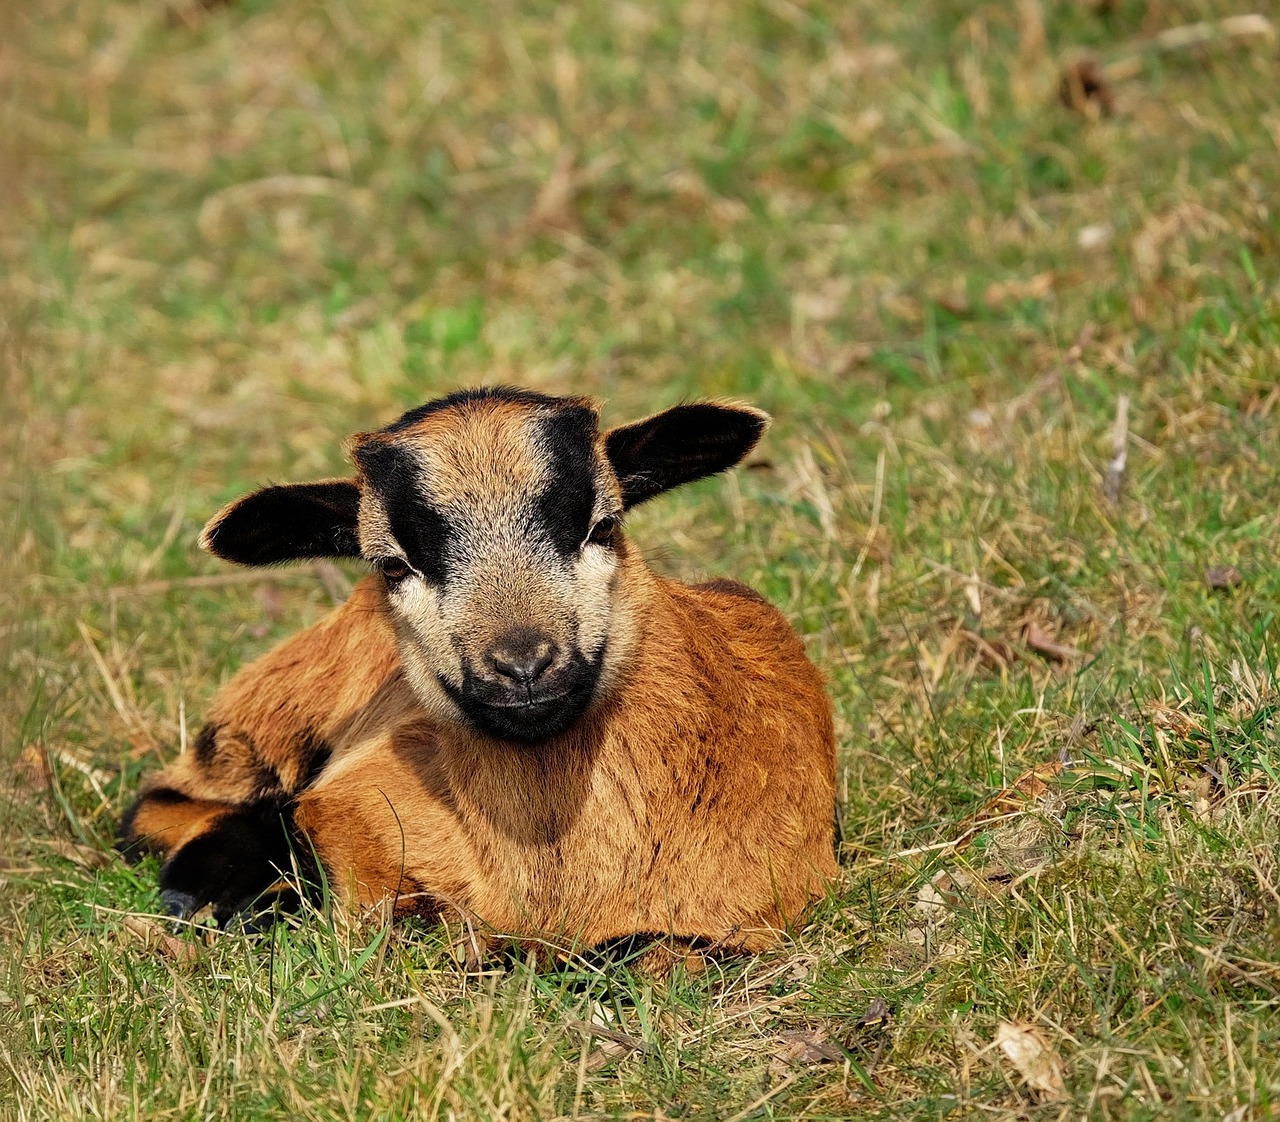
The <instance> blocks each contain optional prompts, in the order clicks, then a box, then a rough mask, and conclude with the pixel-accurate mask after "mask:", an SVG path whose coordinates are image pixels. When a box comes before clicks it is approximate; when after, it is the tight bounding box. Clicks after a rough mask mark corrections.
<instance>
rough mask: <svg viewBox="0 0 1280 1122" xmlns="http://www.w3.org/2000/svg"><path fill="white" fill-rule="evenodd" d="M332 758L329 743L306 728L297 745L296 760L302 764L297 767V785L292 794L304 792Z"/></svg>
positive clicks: (313, 730) (312, 730)
mask: <svg viewBox="0 0 1280 1122" xmlns="http://www.w3.org/2000/svg"><path fill="white" fill-rule="evenodd" d="M332 757H333V747H332V746H331V745H330V744H329V742H328V741H327V740H325V739H324V738H323V737H322V736H319V735H318V734H317V733H316V731H315V729H312V728H308V729H307V731H306V732H304V733H303V734H302V740H301V742H300V743H299V745H298V758H299V759H300V760H301V761H302V763H301V764H300V765H299V767H298V784H297V789H296V790H295V792H294V793H295V794H296V793H297V792H298V791H305V790H306V789H307V788H308V787H310V786H311V785H312V784H313V783H314V782H315V781H316V780H317V779H319V778H320V773H321V772H322V771H324V769H325V767H326V766H327V765H328V763H329V760H330V759H331V758H332Z"/></svg>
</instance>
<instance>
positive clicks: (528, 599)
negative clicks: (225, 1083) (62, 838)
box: [121, 390, 836, 949]
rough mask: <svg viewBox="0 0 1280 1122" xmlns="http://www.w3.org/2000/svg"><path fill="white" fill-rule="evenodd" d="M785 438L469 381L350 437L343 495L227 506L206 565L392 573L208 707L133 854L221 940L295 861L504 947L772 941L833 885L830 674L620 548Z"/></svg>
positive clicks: (757, 609)
mask: <svg viewBox="0 0 1280 1122" xmlns="http://www.w3.org/2000/svg"><path fill="white" fill-rule="evenodd" d="M767 423H768V418H767V416H766V415H764V414H762V413H760V412H757V411H756V410H753V409H748V408H746V407H743V406H737V405H720V404H695V405H682V406H677V407H676V408H674V409H670V410H668V411H666V412H664V413H660V414H658V415H656V416H654V417H650V418H648V419H646V420H643V421H640V422H637V423H635V424H632V425H627V426H623V427H621V428H616V429H613V430H611V431H608V432H605V433H601V432H600V431H599V428H598V415H597V411H596V409H595V408H594V406H592V405H591V404H590V403H589V402H587V401H585V400H582V399H576V398H552V397H545V396H543V395H541V394H534V393H531V392H527V391H521V390H477V391H469V392H465V393H459V394H454V395H453V396H451V397H448V398H445V399H443V400H441V401H438V402H434V403H432V404H430V405H427V406H424V407H422V408H420V409H416V410H413V411H412V412H410V413H407V414H406V415H405V416H404V417H402V418H401V419H400V420H399V421H397V422H395V423H394V424H392V425H390V426H388V427H387V428H385V429H382V430H380V431H378V432H374V433H369V434H364V435H361V436H357V437H356V438H354V439H353V441H352V442H351V444H350V451H351V455H352V458H353V459H354V461H355V464H356V466H357V469H358V475H357V478H356V479H354V480H333V481H328V482H321V483H310V484H296V485H290V486H280V487H269V488H266V489H264V490H262V491H258V492H255V493H254V494H252V495H249V496H248V497H246V498H244V499H241V500H239V501H238V502H235V503H232V504H231V505H230V506H229V507H227V508H226V509H224V510H223V511H222V512H220V513H219V514H218V515H217V516H216V517H215V518H214V519H213V520H212V521H211V522H210V523H209V525H208V526H207V527H206V529H205V532H204V535H203V537H202V544H203V545H204V546H205V547H206V548H207V549H209V550H211V551H212V552H213V553H215V554H216V555H218V556H220V557H224V558H226V559H228V560H231V561H236V562H240V563H243V564H249V565H267V564H274V563H277V562H282V561H288V560H293V559H298V558H304V557H321V556H325V557H357V556H362V557H364V558H366V559H368V560H369V561H370V562H372V564H373V566H374V568H375V570H376V572H375V574H374V575H372V576H369V577H367V578H365V579H364V580H362V581H361V582H360V583H359V584H358V585H357V586H356V588H355V589H354V591H353V592H352V594H351V597H350V599H349V600H348V601H347V603H346V604H344V605H343V606H342V607H340V608H338V609H337V610H336V611H334V612H333V613H332V614H331V615H329V616H328V617H327V618H325V619H323V620H321V621H320V622H319V623H317V624H316V625H315V626H313V627H310V628H308V629H306V630H305V631H302V632H300V633H299V634H297V635H295V636H293V637H292V638H290V639H288V640H286V641H285V642H283V643H282V644H281V645H280V646H278V647H276V648H275V649H274V650H272V651H271V652H269V653H268V654H266V655H265V656H263V657H262V658H260V659H258V660H257V661H255V662H253V663H252V664H250V665H249V666H247V667H245V668H244V669H243V670H241V671H240V672H239V673H238V674H237V675H236V676H235V677H234V678H232V680H231V681H230V682H229V683H228V684H227V685H226V686H225V687H224V688H223V689H222V690H221V691H220V692H219V693H218V695H217V696H216V697H215V699H214V701H213V705H212V708H211V711H210V713H209V719H208V723H207V724H206V725H205V727H204V729H203V730H202V731H201V733H200V734H199V736H198V737H197V738H196V740H195V742H194V744H193V745H192V746H191V748H190V749H189V750H188V751H186V752H184V753H183V754H182V755H181V756H179V757H178V759H176V760H175V761H174V762H173V763H171V764H170V765H169V766H167V767H166V768H164V769H163V770H162V771H161V772H159V773H158V774H157V775H155V776H153V777H152V778H151V779H150V781H149V782H147V783H146V784H145V786H144V789H143V791H142V793H141V794H140V796H139V798H138V800H137V802H136V803H135V804H134V806H133V807H132V808H131V810H130V811H129V813H128V815H127V816H126V819H125V821H124V823H123V826H122V829H121V838H122V843H123V846H124V848H125V850H126V852H127V853H140V852H142V851H145V850H154V851H157V852H159V853H160V854H161V855H162V857H163V859H164V861H163V865H162V868H161V873H160V884H161V890H162V895H163V898H164V900H165V902H166V904H167V905H168V906H169V908H170V909H171V910H172V911H173V912H175V913H177V914H190V913H191V912H193V911H194V910H196V909H198V908H201V907H203V906H205V905H207V904H212V905H213V909H214V914H215V916H216V917H217V918H218V920H219V921H220V922H226V921H227V920H229V919H230V918H232V917H234V916H236V915H237V914H241V913H246V912H252V911H253V909H255V908H256V907H259V906H260V904H261V900H262V898H264V897H267V898H269V897H270V896H271V894H272V893H278V892H281V891H283V890H284V888H285V887H286V886H287V885H288V884H289V883H290V882H289V880H288V879H287V875H288V874H291V872H292V871H294V870H297V871H298V872H300V873H301V879H302V880H303V881H307V880H310V881H314V880H316V879H318V878H319V877H320V876H321V875H323V877H324V878H326V879H327V881H328V883H329V885H330V886H331V888H332V889H333V890H334V891H335V893H336V895H337V896H338V897H339V898H340V899H341V900H343V901H344V902H346V903H348V904H351V905H375V904H380V903H383V902H387V903H389V904H390V906H391V908H392V909H393V911H394V913H395V914H407V913H414V912H416V913H420V914H425V915H431V916H440V915H454V916H464V917H466V918H467V919H468V920H469V921H471V922H474V923H477V924H479V925H481V927H482V928H483V929H485V930H488V931H491V932H494V933H499V934H501V935H502V936H504V937H510V938H515V939H522V938H523V939H534V938H537V939H554V940H559V941H562V942H563V941H569V942H573V943H576V944H578V945H581V946H593V945H596V944H599V943H602V942H605V941H608V940H612V939H615V938H620V937H624V936H631V935H639V934H644V935H667V936H672V937H675V938H678V939H683V940H694V941H706V942H710V943H715V944H720V945H728V946H733V947H741V948H744V949H756V948H760V947H762V946H765V945H767V944H768V943H769V942H770V941H772V940H773V939H775V938H776V937H777V936H778V934H779V933H780V932H781V930H782V929H784V928H785V927H787V926H788V925H790V924H792V923H794V922H795V921H796V919H797V918H798V917H799V916H800V914H801V913H802V912H803V911H804V909H805V908H806V907H807V906H808V905H809V904H810V903H811V902H812V901H814V900H815V899H816V898H818V897H819V896H821V895H822V894H823V892H824V890H825V887H826V885H827V883H828V881H829V880H830V878H831V877H832V876H833V875H834V874H835V871H836V865H835V860H834V855H833V827H832V809H833V800H834V743H833V735H832V723H831V711H830V705H829V702H828V700H827V697H826V695H825V692H824V690H823V684H822V680H821V677H820V675H819V673H818V671H817V670H816V669H815V668H814V666H813V664H812V663H811V662H810V661H809V659H808V658H807V657H806V655H805V651H804V647H803V644H802V643H801V641H800V639H799V638H798V637H797V636H796V634H795V633H794V632H793V631H792V629H791V628H790V627H789V626H788V624H787V623H786V621H785V620H784V619H783V617H782V616H781V615H780V614H779V613H778V612H777V611H776V610H775V609H774V608H773V607H772V606H770V605H769V604H768V603H767V602H766V601H765V600H764V599H763V598H761V597H760V596H758V595H757V594H756V593H754V592H752V591H751V590H750V589H748V588H746V587H744V586H742V585H739V584H736V583H734V582H731V581H712V582H710V583H708V584H702V585H696V586H689V585H685V584H681V583H679V582H676V581H672V580H667V579H664V578H661V577H659V576H657V575H655V574H654V573H653V572H651V571H650V570H649V569H648V568H647V567H646V566H645V564H644V561H643V559H642V558H641V557H640V555H639V554H638V552H637V551H636V550H635V549H634V548H633V547H632V545H631V544H630V543H629V542H628V540H627V539H626V537H625V536H624V535H623V533H622V529H621V521H622V516H623V513H624V512H625V511H626V510H627V509H629V508H630V507H632V506H634V505H636V504H637V503H640V502H643V501H645V500H646V499H648V498H651V497H652V496H654V495H657V494H659V493H661V492H662V491H665V490H668V489H669V488H672V487H675V486H678V485H679V484H681V483H685V482H688V481H690V480H693V479H697V478H701V477H703V476H706V475H710V474H713V473H715V472H718V471H722V470H724V469H726V468H728V467H731V466H732V465H733V464H735V463H737V462H738V461H739V460H740V459H741V458H742V457H743V456H744V455H746V453H747V452H749V451H750V450H751V448H752V447H754V446H755V444H756V442H757V440H758V439H759V437H760V435H761V434H762V433H763V431H764V429H765V427H766V425H767Z"/></svg>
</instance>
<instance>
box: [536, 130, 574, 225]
mask: <svg viewBox="0 0 1280 1122" xmlns="http://www.w3.org/2000/svg"><path fill="white" fill-rule="evenodd" d="M576 159H577V153H576V152H575V151H574V150H573V148H572V147H570V146H568V145H565V146H564V147H562V148H561V149H560V151H559V152H557V153H556V162H555V164H554V165H553V166H552V168H551V174H550V175H549V176H547V181H546V182H545V183H544V184H543V185H542V188H541V189H540V190H539V191H538V197H537V198H536V199H534V200H533V209H532V210H530V211H529V223H530V225H532V226H534V227H542V228H544V229H549V230H572V229H573V228H574V226H575V225H576V224H577V218H576V215H575V213H574V207H573V202H574V199H575V198H576V197H577V194H578V181H577V176H576V175H575V174H574V162H575V161H576Z"/></svg>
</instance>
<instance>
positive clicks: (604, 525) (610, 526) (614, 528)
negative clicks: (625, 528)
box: [586, 514, 618, 549]
mask: <svg viewBox="0 0 1280 1122" xmlns="http://www.w3.org/2000/svg"><path fill="white" fill-rule="evenodd" d="M586 544H587V545H602V546H604V547H605V548H606V549H613V548H614V547H615V546H616V545H617V544H618V519H617V516H616V515H612V514H610V515H608V516H607V517H605V518H602V519H600V521H599V522H597V523H596V524H595V525H594V526H592V527H591V533H589V534H588V535H587V541H586Z"/></svg>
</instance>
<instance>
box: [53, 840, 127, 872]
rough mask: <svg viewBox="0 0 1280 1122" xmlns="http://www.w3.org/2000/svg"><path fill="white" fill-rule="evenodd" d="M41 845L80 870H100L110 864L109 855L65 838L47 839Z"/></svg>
mask: <svg viewBox="0 0 1280 1122" xmlns="http://www.w3.org/2000/svg"><path fill="white" fill-rule="evenodd" d="M41 844H42V845H44V846H45V847H46V848H47V849H51V850H52V851H53V852H54V853H56V854H57V855H58V856H59V857H62V858H64V859H65V860H67V861H70V862H71V863H72V864H74V865H79V866H80V868H82V869H101V868H105V867H106V866H107V865H110V864H111V854H109V853H104V852H103V851H102V850H100V849H94V848H93V847H92V846H88V845H81V844H80V843H79V842H73V841H68V840H67V839H66V838H48V839H46V840H44V841H43V842H41Z"/></svg>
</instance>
